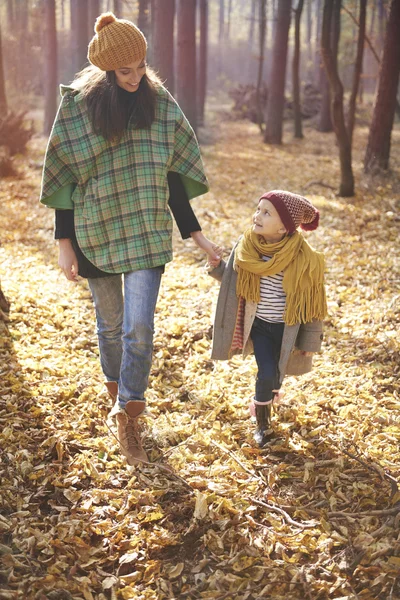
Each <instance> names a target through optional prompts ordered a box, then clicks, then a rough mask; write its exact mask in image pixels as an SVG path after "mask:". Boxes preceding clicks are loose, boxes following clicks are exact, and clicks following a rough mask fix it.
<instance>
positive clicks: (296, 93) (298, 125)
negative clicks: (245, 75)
mask: <svg viewBox="0 0 400 600" xmlns="http://www.w3.org/2000/svg"><path fill="white" fill-rule="evenodd" d="M303 5H304V0H299V2H298V4H297V8H296V10H295V17H294V23H295V30H294V53H293V63H292V82H293V83H292V85H293V116H294V137H295V138H299V139H302V138H303V137H304V136H303V126H302V120H301V106H300V77H299V68H300V22H301V13H302V10H303Z"/></svg>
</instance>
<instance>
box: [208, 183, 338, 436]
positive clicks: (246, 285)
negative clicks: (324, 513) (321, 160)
mask: <svg viewBox="0 0 400 600" xmlns="http://www.w3.org/2000/svg"><path fill="white" fill-rule="evenodd" d="M318 222H319V212H318V210H317V209H316V208H315V207H314V206H313V205H312V204H311V203H310V202H309V201H308V200H307V199H306V198H303V197H302V196H299V195H297V194H292V193H290V192H285V191H280V190H276V191H272V192H268V193H267V194H264V195H263V196H262V197H261V199H260V201H259V203H258V207H257V210H256V212H255V213H254V217H253V226H252V227H251V228H250V229H247V230H246V231H245V232H244V234H243V236H242V237H241V238H240V239H239V241H238V242H237V243H236V245H235V247H234V248H233V250H232V252H231V255H230V257H229V260H228V263H225V262H224V261H221V260H220V259H219V258H218V259H215V260H214V259H210V260H209V261H208V265H209V273H210V275H211V276H212V277H214V278H215V279H217V280H218V281H221V288H220V292H219V297H218V303H217V309H216V314H215V321H214V334H213V347H212V358H214V359H217V360H227V359H230V358H231V357H232V356H233V355H234V354H237V353H239V352H242V353H243V355H244V356H247V355H248V354H250V353H251V352H252V351H254V355H255V358H256V362H257V367H258V373H257V380H256V385H255V396H254V400H253V405H254V409H255V415H256V419H257V430H256V432H255V436H254V437H255V440H256V442H257V443H258V444H259V446H261V447H262V446H263V445H264V444H265V442H266V441H267V439H268V433H267V432H268V429H269V425H270V416H271V404H272V400H273V398H274V396H275V394H277V392H278V390H279V388H280V387H281V384H282V381H283V378H284V376H285V375H301V374H302V373H306V372H308V371H310V370H311V363H312V353H313V352H318V351H319V350H320V348H321V340H322V319H324V317H325V316H326V297H325V288H324V256H323V254H322V253H320V252H316V251H315V250H313V248H311V246H310V245H309V244H308V243H307V241H306V240H305V239H304V237H303V236H302V235H301V233H300V232H299V231H297V228H298V227H299V226H300V227H301V228H302V229H304V230H313V229H316V228H317V227H318Z"/></svg>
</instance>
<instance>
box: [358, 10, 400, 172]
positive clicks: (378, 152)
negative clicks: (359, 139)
mask: <svg viewBox="0 0 400 600" xmlns="http://www.w3.org/2000/svg"><path fill="white" fill-rule="evenodd" d="M399 23H400V0H391V2H390V6H389V14H388V20H387V25H386V35H385V42H384V45H383V55H382V60H381V65H380V70H379V80H378V89H377V93H376V96H375V102H374V109H373V115H372V122H371V127H370V130H369V137H368V144H367V150H366V153H365V159H364V169H365V171H366V172H368V171H373V170H376V169H388V168H389V157H390V143H391V135H392V128H393V121H394V113H395V109H396V94H397V86H398V82H399V72H400V35H399Z"/></svg>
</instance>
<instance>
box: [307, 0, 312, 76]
mask: <svg viewBox="0 0 400 600" xmlns="http://www.w3.org/2000/svg"><path fill="white" fill-rule="evenodd" d="M312 4H313V0H307V4H306V7H307V78H308V80H311V78H312V63H313V43H312V29H313V28H312Z"/></svg>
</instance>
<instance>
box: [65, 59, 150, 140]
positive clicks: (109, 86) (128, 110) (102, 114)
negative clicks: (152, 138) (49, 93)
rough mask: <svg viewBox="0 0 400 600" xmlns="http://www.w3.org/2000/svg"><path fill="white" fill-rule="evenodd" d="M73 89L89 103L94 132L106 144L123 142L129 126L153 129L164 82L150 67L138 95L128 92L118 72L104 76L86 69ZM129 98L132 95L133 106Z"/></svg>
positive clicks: (73, 83) (73, 85)
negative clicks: (117, 141)
mask: <svg viewBox="0 0 400 600" xmlns="http://www.w3.org/2000/svg"><path fill="white" fill-rule="evenodd" d="M71 85H72V87H74V88H75V89H78V90H79V91H80V92H81V93H82V94H83V96H84V98H85V100H86V105H87V109H88V113H89V119H90V121H91V123H92V127H93V131H95V133H97V134H98V135H102V136H103V137H104V138H105V139H106V140H109V141H115V140H119V139H120V138H121V137H122V135H123V134H124V132H125V131H126V128H127V126H128V123H130V124H132V125H133V126H134V127H136V128H137V129H149V128H150V127H151V125H152V123H153V121H154V118H155V112H156V103H157V93H158V89H159V87H160V86H161V82H160V80H159V79H158V77H157V75H156V74H155V73H154V72H153V71H152V70H151V69H149V67H147V70H146V74H145V75H143V77H142V79H141V81H140V84H139V88H138V90H137V91H136V92H127V91H125V92H124V90H123V89H121V88H120V87H119V86H118V84H117V81H116V76H115V72H114V71H107V72H104V71H100V69H98V68H97V67H93V66H89V67H86V69H83V71H81V72H80V73H79V74H78V75H77V77H76V79H75V80H74V81H73V82H72V84H71ZM127 94H129V95H132V98H131V100H132V102H131V101H130V97H129V96H127ZM133 97H134V98H133Z"/></svg>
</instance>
